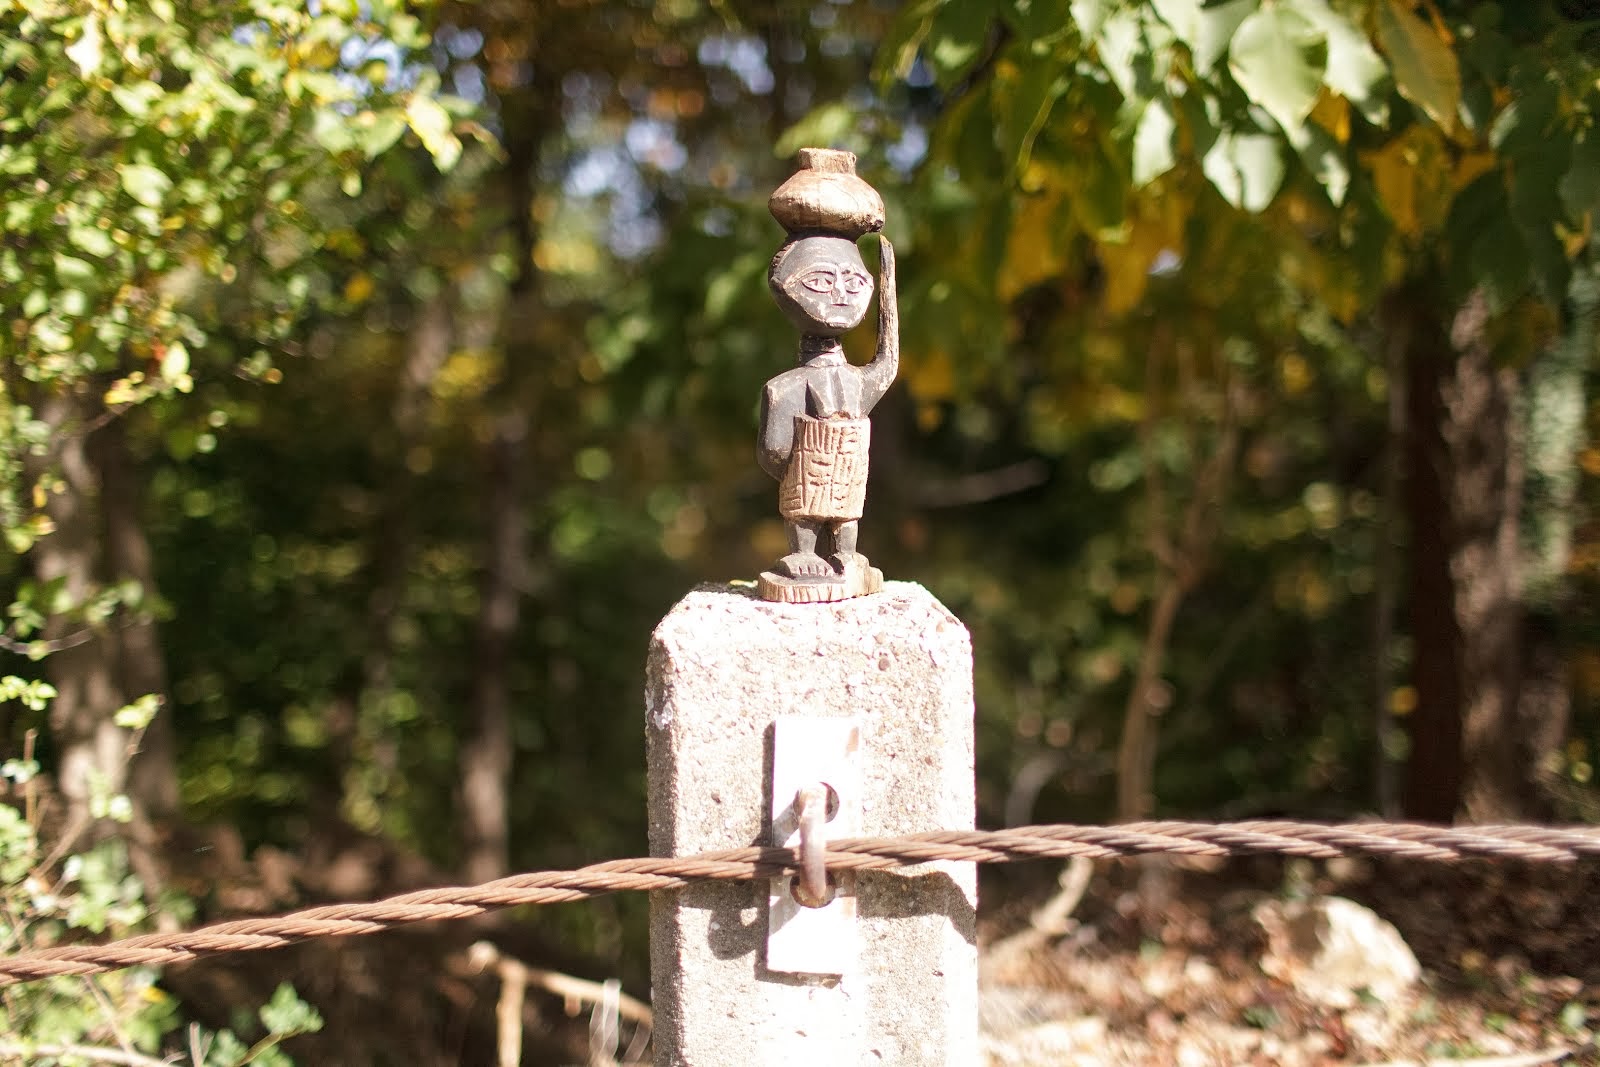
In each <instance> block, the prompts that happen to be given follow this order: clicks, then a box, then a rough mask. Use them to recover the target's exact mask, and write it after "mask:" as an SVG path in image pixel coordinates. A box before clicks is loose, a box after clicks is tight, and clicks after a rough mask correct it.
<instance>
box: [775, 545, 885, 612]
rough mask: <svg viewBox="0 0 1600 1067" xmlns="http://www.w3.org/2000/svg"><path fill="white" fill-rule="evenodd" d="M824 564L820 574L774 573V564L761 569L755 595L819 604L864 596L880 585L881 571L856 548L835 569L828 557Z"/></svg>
mask: <svg viewBox="0 0 1600 1067" xmlns="http://www.w3.org/2000/svg"><path fill="white" fill-rule="evenodd" d="M813 558H820V557H813ZM823 566H824V567H826V568H827V570H826V573H825V575H824V576H823V577H820V578H816V577H808V578H798V579H797V578H792V577H790V576H789V575H786V574H777V573H774V572H775V571H776V569H777V568H776V567H774V568H773V570H771V571H763V572H762V573H761V578H760V580H759V581H758V582H757V583H756V595H757V596H759V597H761V599H762V600H775V601H779V602H781V603H786V604H819V603H827V602H829V601H834V600H848V599H850V598H851V597H858V596H866V595H868V594H870V593H876V592H878V591H879V590H881V589H882V588H883V572H882V571H880V570H879V569H878V568H876V567H874V566H872V565H870V564H869V563H867V557H866V556H863V555H861V554H860V553H859V552H851V553H847V554H845V555H844V558H843V562H842V567H841V570H840V571H838V572H835V571H834V569H833V567H832V565H831V564H830V563H829V562H828V561H827V560H824V561H823Z"/></svg>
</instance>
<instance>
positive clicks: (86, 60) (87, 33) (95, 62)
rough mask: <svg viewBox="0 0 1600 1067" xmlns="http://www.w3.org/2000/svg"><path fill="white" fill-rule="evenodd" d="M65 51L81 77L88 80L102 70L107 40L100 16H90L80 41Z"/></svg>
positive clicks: (80, 35) (86, 19)
mask: <svg viewBox="0 0 1600 1067" xmlns="http://www.w3.org/2000/svg"><path fill="white" fill-rule="evenodd" d="M7 6H8V7H9V6H10V5H7ZM63 51H64V52H66V55H67V58H68V59H70V60H72V62H73V63H74V64H75V65H76V66H77V68H78V74H79V75H80V76H81V77H85V78H87V77H89V76H90V75H92V74H94V73H95V72H97V71H98V70H99V69H100V64H101V62H102V61H103V60H104V59H105V38H104V37H103V36H102V35H101V33H100V16H99V14H97V13H95V14H90V15H89V16H88V17H87V18H85V19H84V20H83V30H82V31H81V33H80V34H79V36H78V39H77V40H76V41H73V42H72V43H71V44H69V45H67V47H66V48H65V49H63Z"/></svg>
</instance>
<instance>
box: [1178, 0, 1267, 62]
mask: <svg viewBox="0 0 1600 1067" xmlns="http://www.w3.org/2000/svg"><path fill="white" fill-rule="evenodd" d="M1257 6H1258V4H1257V0H1232V2H1231V3H1227V4H1214V5H1212V6H1210V7H1207V8H1204V9H1202V10H1201V12H1200V23H1199V26H1198V27H1197V28H1196V31H1195V36H1194V39H1193V40H1191V41H1190V42H1189V53H1190V55H1191V56H1192V57H1193V58H1194V69H1195V72H1196V73H1198V74H1200V75H1201V76H1209V75H1210V74H1211V71H1212V70H1213V69H1214V68H1215V67H1216V65H1217V61H1218V60H1220V59H1221V58H1222V57H1223V56H1224V55H1226V54H1227V53H1228V48H1229V45H1230V44H1231V43H1232V41H1233V36H1234V34H1235V33H1237V32H1238V30H1239V24H1240V23H1241V22H1243V21H1244V20H1245V18H1246V17H1248V16H1249V15H1250V13H1251V12H1253V11H1255V10H1256V8H1257Z"/></svg>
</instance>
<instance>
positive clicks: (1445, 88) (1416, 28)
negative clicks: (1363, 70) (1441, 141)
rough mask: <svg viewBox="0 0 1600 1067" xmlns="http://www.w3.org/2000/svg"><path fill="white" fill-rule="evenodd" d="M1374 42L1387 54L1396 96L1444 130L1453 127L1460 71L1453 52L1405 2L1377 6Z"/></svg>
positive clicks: (1385, 1) (1392, 0) (1387, 1)
mask: <svg viewBox="0 0 1600 1067" xmlns="http://www.w3.org/2000/svg"><path fill="white" fill-rule="evenodd" d="M1378 42H1379V43H1380V44H1381V45H1383V50H1384V51H1385V52H1387V53H1388V54H1389V62H1390V63H1391V64H1392V65H1393V69H1394V81H1395V86H1396V87H1397V88H1398V89H1399V90H1400V95H1401V96H1403V97H1405V98H1406V99H1407V100H1409V101H1411V102H1412V103H1413V104H1415V105H1417V106H1418V107H1420V108H1421V109H1422V110H1423V111H1424V112H1425V113H1426V114H1427V116H1428V117H1429V118H1431V119H1432V120H1433V121H1434V122H1435V123H1437V124H1438V125H1439V127H1440V128H1441V129H1443V130H1445V131H1447V132H1448V131H1450V130H1453V129H1454V128H1455V125H1456V115H1457V111H1458V110H1459V108H1460V105H1461V68H1460V65H1459V64H1458V63H1457V62H1456V56H1455V53H1454V52H1452V51H1450V48H1449V46H1448V45H1446V44H1445V43H1444V41H1442V40H1440V38H1439V35H1438V34H1437V33H1435V32H1434V31H1433V28H1432V27H1431V26H1429V25H1428V24H1427V23H1426V22H1424V21H1422V20H1421V19H1420V18H1418V17H1417V16H1416V15H1415V14H1413V13H1412V11H1411V5H1410V3H1409V0H1382V2H1381V3H1379V4H1378Z"/></svg>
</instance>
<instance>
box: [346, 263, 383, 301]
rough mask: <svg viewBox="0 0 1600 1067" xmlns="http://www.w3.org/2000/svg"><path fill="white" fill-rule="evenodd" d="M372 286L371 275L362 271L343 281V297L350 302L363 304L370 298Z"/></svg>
mask: <svg viewBox="0 0 1600 1067" xmlns="http://www.w3.org/2000/svg"><path fill="white" fill-rule="evenodd" d="M374 288H376V287H375V286H374V285H373V282H372V275H370V274H368V273H367V272H365V271H362V272H361V273H360V274H357V275H355V276H353V277H352V278H351V279H350V280H349V281H348V282H346V283H345V286H344V298H345V300H347V301H349V302H350V303H352V304H364V303H366V302H367V300H368V299H370V298H371V296H372V292H373V289H374Z"/></svg>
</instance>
